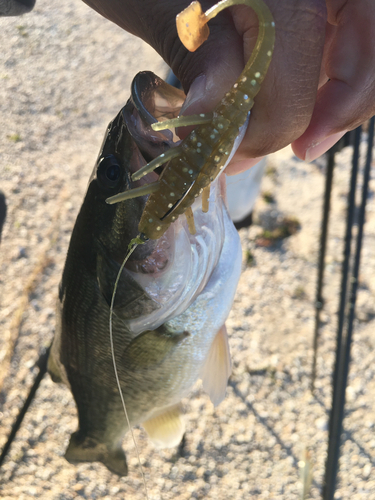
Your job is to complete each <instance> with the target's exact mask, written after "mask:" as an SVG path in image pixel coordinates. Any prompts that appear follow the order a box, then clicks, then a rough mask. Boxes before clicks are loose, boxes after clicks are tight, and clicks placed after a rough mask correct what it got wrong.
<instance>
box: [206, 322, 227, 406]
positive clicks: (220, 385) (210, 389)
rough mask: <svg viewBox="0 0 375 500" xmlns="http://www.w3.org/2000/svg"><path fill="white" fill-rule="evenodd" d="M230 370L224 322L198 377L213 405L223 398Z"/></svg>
mask: <svg viewBox="0 0 375 500" xmlns="http://www.w3.org/2000/svg"><path fill="white" fill-rule="evenodd" d="M231 371H232V362H231V359H230V351H229V344H228V334H227V328H226V326H225V324H224V325H223V326H222V327H221V328H220V330H219V331H218V332H217V334H216V336H215V338H214V341H213V342H212V345H211V348H210V351H209V353H208V356H207V359H206V361H205V364H204V365H203V367H202V369H201V372H200V378H201V379H202V384H203V389H204V390H205V391H206V392H207V394H208V395H209V396H210V399H211V401H212V403H213V404H214V406H217V405H218V404H219V403H221V401H222V400H223V399H224V398H225V391H226V388H227V384H228V378H229V376H230V374H231Z"/></svg>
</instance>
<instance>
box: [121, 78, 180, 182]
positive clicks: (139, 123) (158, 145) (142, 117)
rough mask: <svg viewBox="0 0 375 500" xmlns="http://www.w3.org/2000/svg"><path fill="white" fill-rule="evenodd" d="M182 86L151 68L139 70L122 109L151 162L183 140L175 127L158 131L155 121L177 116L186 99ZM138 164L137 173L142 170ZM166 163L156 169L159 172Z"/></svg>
mask: <svg viewBox="0 0 375 500" xmlns="http://www.w3.org/2000/svg"><path fill="white" fill-rule="evenodd" d="M185 97H186V96H185V94H184V92H183V91H182V90H179V89H177V88H175V87H172V86H171V85H169V84H168V83H166V82H165V81H164V80H162V79H161V78H159V77H158V76H157V75H155V74H154V73H152V72H151V71H141V72H140V73H138V74H137V75H136V76H135V77H134V79H133V82H132V85H131V97H130V99H129V101H128V102H127V104H126V106H125V107H124V108H123V110H122V114H123V119H124V122H125V124H126V126H127V128H128V131H129V133H130V135H131V136H132V139H133V141H134V143H135V145H136V146H137V148H138V150H139V152H140V153H141V155H142V157H143V160H144V162H145V164H146V163H149V162H150V161H152V160H153V159H155V158H156V157H158V156H160V155H161V154H162V153H165V152H166V151H167V150H168V149H170V148H171V147H175V146H177V145H178V144H179V143H180V139H179V137H178V136H177V135H176V134H175V132H174V130H162V131H159V132H157V131H154V130H152V128H151V125H152V124H153V123H157V122H158V121H159V122H160V121H165V120H169V119H172V118H177V116H178V115H179V112H180V109H181V107H182V105H183V103H184V101H185ZM139 168H140V167H139V166H138V165H135V171H134V172H132V173H135V172H136V171H137V170H139ZM162 170H163V166H161V167H157V169H155V171H154V173H155V174H157V175H158V176H159V175H160V173H161V172H162Z"/></svg>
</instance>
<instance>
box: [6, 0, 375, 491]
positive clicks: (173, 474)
mask: <svg viewBox="0 0 375 500" xmlns="http://www.w3.org/2000/svg"><path fill="white" fill-rule="evenodd" d="M0 40H1V52H0V116H1V129H0V187H1V190H3V191H4V193H5V195H6V199H7V204H8V216H7V220H6V223H5V226H4V230H3V238H2V242H1V244H0V356H1V361H0V366H1V367H2V368H3V369H4V367H5V369H6V371H5V380H4V383H3V387H2V391H1V393H0V448H1V447H2V446H3V444H4V442H5V440H6V436H7V434H8V432H9V431H10V428H11V425H12V422H13V421H14V418H15V417H16V415H17V413H18V409H19V408H20V406H21V405H22V403H23V400H24V398H25V396H26V394H27V391H28V388H29V386H30V384H31V383H32V379H33V377H34V376H35V374H36V370H34V371H31V368H32V367H33V366H34V364H35V362H36V360H37V358H38V353H39V352H40V351H41V349H42V348H43V347H44V346H48V345H49V344H50V342H51V339H52V336H53V333H54V328H55V316H54V304H55V300H56V295H57V285H58V282H59V280H60V276H61V272H62V268H63V264H64V259H65V254H66V251H67V246H68V242H69V237H70V232H71V230H72V227H73V224H74V221H75V217H76V215H77V212H78V210H79V207H80V204H81V202H82V199H83V195H84V192H85V188H86V185H87V182H88V178H89V176H90V173H91V170H92V168H93V165H94V162H95V158H96V155H97V153H98V150H99V147H100V144H101V141H102V137H103V134H104V131H105V128H106V126H107V124H108V123H109V121H110V120H111V119H112V118H113V117H114V116H115V115H116V114H117V112H118V110H119V109H120V108H121V107H122V106H123V105H124V103H125V102H126V100H127V98H128V97H129V87H130V83H131V80H132V78H133V76H134V75H135V74H136V72H137V71H139V70H144V69H149V70H152V71H154V72H155V73H157V74H159V75H160V76H162V77H164V76H165V75H166V71H167V68H166V66H165V64H164V63H163V62H162V61H161V60H160V59H159V57H158V56H156V55H155V53H154V52H153V50H152V49H151V48H149V47H147V46H146V45H145V44H144V43H143V42H141V41H139V40H137V39H136V38H134V37H132V36H130V35H128V34H126V33H124V32H122V31H121V30H120V29H119V28H118V27H116V26H114V25H111V24H110V23H109V22H108V21H106V20H104V19H102V18H101V17H100V16H99V15H98V14H96V13H95V12H93V11H91V10H90V9H89V8H88V7H87V6H86V5H84V4H83V3H80V2H79V1H78V0H77V1H75V2H73V1H71V0H67V1H64V2H60V3H59V2H47V1H46V0H38V1H37V4H36V8H35V10H34V11H33V12H32V13H31V14H29V15H26V16H23V17H20V18H9V19H0ZM350 156H351V150H350V148H347V149H345V150H343V151H342V152H341V153H339V154H338V155H337V167H336V170H335V179H334V189H333V208H332V215H331V221H330V235H329V242H328V256H327V264H328V265H327V272H326V288H325V291H324V295H325V299H326V306H325V309H324V313H323V320H324V325H323V328H322V335H321V340H320V344H319V358H318V378H317V382H316V387H317V390H316V393H315V395H314V396H312V395H311V393H310V391H309V383H310V372H311V362H312V338H313V331H314V308H313V303H314V296H315V286H316V275H317V265H316V263H317V249H318V238H319V228H320V219H321V208H322V192H323V186H324V162H323V161H317V162H315V163H313V164H305V163H304V162H301V161H299V160H298V159H297V158H295V157H294V156H293V154H292V153H291V150H289V149H286V150H284V151H282V152H280V153H278V154H277V155H274V156H272V157H270V158H269V159H268V170H267V175H266V177H265V179H264V183H263V187H262V190H263V192H267V193H268V194H271V195H272V197H273V198H274V202H273V203H266V201H265V200H264V199H262V198H260V199H259V202H258V203H257V205H256V207H255V213H254V220H255V225H253V226H252V227H250V228H249V229H242V230H241V231H240V236H241V241H242V244H243V251H244V257H245V259H244V264H243V273H242V277H241V281H240V285H239V288H238V292H237V295H236V298H235V302H234V305H233V310H232V312H231V314H230V317H229V319H228V323H227V326H228V332H229V336H230V347H231V351H232V357H233V374H232V376H231V378H230V382H229V386H228V391H227V398H226V399H225V401H224V402H223V403H222V404H221V405H220V406H219V407H218V408H216V409H214V408H213V406H212V404H211V402H210V401H209V399H208V397H207V396H206V395H205V394H204V393H203V392H202V391H201V389H200V388H197V389H196V390H195V391H194V392H193V393H192V395H191V397H190V398H188V399H186V400H185V401H184V406H185V412H186V421H187V434H186V442H185V446H184V448H183V450H182V451H181V450H180V451H181V453H177V452H176V450H165V451H157V450H155V449H154V448H153V447H152V445H151V444H150V443H148V441H147V438H146V436H145V433H144V432H143V431H142V430H141V429H136V430H135V436H136V440H137V443H138V446H139V448H140V454H141V460H142V464H143V467H144V470H145V475H146V480H147V485H148V489H149V497H150V499H154V500H157V499H163V500H167V499H172V498H173V499H180V500H183V499H191V498H199V499H203V498H205V499H206V498H207V499H215V500H224V499H225V500H229V499H236V500H237V499H238V500H240V499H244V498H252V499H272V500H281V499H287V500H299V499H300V498H301V491H302V490H301V482H300V473H301V461H302V460H303V457H304V450H305V449H307V450H309V456H310V460H311V465H312V466H313V476H312V487H311V490H310V493H309V496H308V498H314V499H315V498H319V497H320V488H321V484H322V477H323V471H324V460H325V454H326V440H327V419H328V412H329V408H330V402H331V388H330V380H331V379H330V377H331V371H332V362H333V359H334V348H335V333H336V311H337V308H338V291H339V287H340V263H341V260H342V249H343V241H342V236H343V234H344V223H345V218H346V193H347V188H348V179H349V173H350V166H349V165H350ZM373 177H374V176H373ZM374 190H375V181H374V180H372V181H371V185H370V198H369V204H368V209H367V222H366V226H365V235H366V236H365V240H364V247H363V252H362V266H361V275H360V286H359V290H358V308H357V310H358V319H357V320H356V322H355V335H354V346H353V351H352V357H353V362H352V366H351V371H350V377H349V387H348V390H347V398H348V404H347V417H346V420H345V439H346V441H345V444H344V446H343V448H342V459H341V474H340V481H339V485H338V490H337V497H336V498H338V499H342V500H344V499H345V500H346V499H349V498H350V499H351V500H363V499H367V500H371V499H372V500H374V499H375V435H374V432H375V404H374V399H375V398H374V395H375V376H374V375H375V353H374V347H375V202H374ZM286 216H290V217H295V218H297V219H298V221H299V223H300V225H301V229H300V230H299V231H297V233H296V234H294V235H293V236H291V237H290V238H287V239H284V240H282V241H280V242H279V243H277V244H275V245H273V246H271V247H267V246H262V245H259V242H260V243H262V241H260V240H259V239H257V237H258V235H259V234H260V233H261V232H262V231H263V230H264V229H272V228H273V227H274V225H275V224H277V223H278V221H280V220H282V219H283V218H284V217H286ZM257 242H258V243H257ZM263 243H264V242H263ZM250 254H251V256H252V259H247V257H248V256H249V255H250ZM247 261H249V262H248V264H247V263H246V262H247ZM250 261H251V262H250ZM13 344H14V354H13V356H12V357H11V362H10V364H9V365H8V364H7V355H8V352H9V349H10V348H11V351H13ZM76 426H77V419H76V411H75V406H74V402H73V399H72V397H71V395H70V392H69V391H68V389H67V388H65V387H64V386H59V385H56V384H54V383H53V382H52V381H51V379H50V378H49V376H46V377H45V379H44V380H43V382H42V384H41V387H40V389H39V391H38V393H37V396H36V398H35V400H34V402H33V404H32V407H31V408H30V410H29V412H28V414H27V416H26V418H25V420H24V423H23V425H22V428H21V429H20V431H19V433H18V435H17V439H16V441H15V442H14V444H13V446H12V448H11V451H10V453H9V455H8V457H7V460H6V463H5V464H4V466H3V468H2V469H1V471H0V498H2V499H7V500H11V499H12V500H13V499H14V500H15V499H17V500H23V499H29V498H38V499H41V500H51V499H54V500H57V499H60V500H63V499H64V500H70V499H73V498H86V499H97V498H102V499H122V498H127V499H134V500H140V499H142V500H143V499H144V498H145V495H144V491H143V489H142V482H141V475H140V471H139V468H138V466H137V459H136V453H135V450H134V445H133V443H132V441H131V438H130V436H129V435H128V436H127V437H126V439H125V441H124V448H125V450H126V453H127V457H128V463H129V476H128V477H126V478H121V479H119V478H118V477H117V476H115V475H113V474H111V473H110V472H108V471H107V469H106V468H105V467H104V466H102V465H101V464H99V463H95V464H82V465H79V466H73V465H70V464H69V463H67V462H66V460H65V459H64V457H63V455H64V450H65V448H66V446H67V443H68V440H69V436H70V434H71V432H73V431H74V430H75V429H76Z"/></svg>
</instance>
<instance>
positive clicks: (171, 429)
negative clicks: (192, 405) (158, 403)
mask: <svg viewBox="0 0 375 500" xmlns="http://www.w3.org/2000/svg"><path fill="white" fill-rule="evenodd" d="M142 427H143V428H144V429H145V431H146V432H147V434H148V436H149V438H150V440H151V441H152V442H153V444H154V446H155V447H156V448H173V447H174V446H177V445H179V444H180V442H181V440H182V438H183V435H184V433H185V422H184V420H183V418H182V415H181V404H177V405H174V406H170V407H169V408H167V409H165V410H163V411H161V412H160V413H159V414H158V415H156V416H155V417H152V418H150V419H148V420H146V421H145V422H142Z"/></svg>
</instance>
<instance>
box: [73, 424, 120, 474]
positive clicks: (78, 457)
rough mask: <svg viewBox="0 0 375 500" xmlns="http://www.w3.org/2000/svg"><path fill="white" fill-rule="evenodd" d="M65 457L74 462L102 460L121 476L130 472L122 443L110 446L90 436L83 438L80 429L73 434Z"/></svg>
mask: <svg viewBox="0 0 375 500" xmlns="http://www.w3.org/2000/svg"><path fill="white" fill-rule="evenodd" d="M65 458H66V460H67V461H68V462H70V463H72V464H76V463H79V462H102V464H104V465H105V466H106V467H107V468H108V469H109V470H110V471H111V472H113V473H114V474H118V475H119V476H126V475H127V474H128V466H127V464H126V457H125V453H124V450H123V449H122V447H121V445H118V446H116V447H114V448H108V446H107V445H106V444H104V443H99V442H98V441H97V440H96V439H93V438H90V437H84V438H81V437H80V433H79V431H78V432H74V433H73V434H72V435H71V438H70V442H69V446H68V448H67V450H66V453H65Z"/></svg>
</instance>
